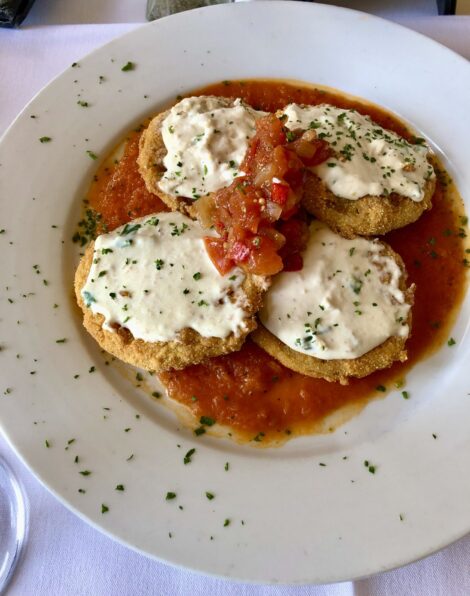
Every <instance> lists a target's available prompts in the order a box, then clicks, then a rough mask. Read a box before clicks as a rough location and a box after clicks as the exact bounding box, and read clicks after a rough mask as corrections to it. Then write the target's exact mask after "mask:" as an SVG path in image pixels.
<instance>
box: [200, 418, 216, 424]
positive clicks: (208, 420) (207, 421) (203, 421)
mask: <svg viewBox="0 0 470 596" xmlns="http://www.w3.org/2000/svg"><path fill="white" fill-rule="evenodd" d="M199 422H200V424H204V425H205V426H214V424H215V420H214V418H210V417H209V416H201V417H200V418H199Z"/></svg>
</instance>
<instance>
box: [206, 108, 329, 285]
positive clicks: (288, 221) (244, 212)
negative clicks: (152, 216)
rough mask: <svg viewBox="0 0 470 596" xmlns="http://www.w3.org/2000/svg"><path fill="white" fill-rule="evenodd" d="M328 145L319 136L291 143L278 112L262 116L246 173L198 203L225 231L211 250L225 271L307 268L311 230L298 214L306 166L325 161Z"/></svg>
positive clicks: (210, 221) (264, 272)
mask: <svg viewBox="0 0 470 596" xmlns="http://www.w3.org/2000/svg"><path fill="white" fill-rule="evenodd" d="M325 148H326V143H325V142H324V141H321V140H318V139H313V140H307V141H304V140H302V139H300V140H299V141H298V142H296V143H290V142H289V137H288V134H287V132H286V130H285V128H284V126H283V125H282V122H281V121H280V120H279V119H278V118H276V116H275V115H274V114H269V115H267V116H264V117H263V118H260V119H259V120H258V122H257V123H256V135H255V136H254V137H253V139H252V140H251V141H250V144H249V146H248V149H247V152H246V155H245V159H244V160H243V163H242V166H241V168H242V171H243V174H240V176H238V177H237V178H235V180H234V181H233V182H232V184H231V185H230V186H228V187H226V188H222V189H220V190H218V191H217V192H215V193H214V194H213V195H209V196H207V197H204V198H202V199H199V201H197V202H196V204H195V210H196V212H197V214H198V217H199V219H200V220H201V221H202V223H203V224H204V225H206V226H213V227H214V228H215V229H216V230H217V231H218V232H219V235H220V237H219V238H215V239H211V240H210V242H208V243H207V249H208V252H209V254H210V256H211V258H212V260H213V261H214V264H215V265H216V267H217V268H218V269H219V271H220V272H221V273H224V272H225V271H226V270H227V269H229V268H230V267H233V266H234V265H238V266H240V267H242V268H243V269H245V270H246V271H248V272H250V273H255V274H258V275H268V276H271V275H274V274H276V273H278V272H279V271H281V270H282V269H283V268H287V269H289V270H291V269H299V268H300V267H301V266H302V257H301V255H300V252H301V251H302V249H303V248H304V240H305V237H306V229H307V228H306V226H305V225H303V221H302V219H299V218H298V215H299V207H300V201H301V199H302V194H303V182H304V171H305V164H306V163H309V164H312V163H320V162H321V161H322V160H325V159H326V158H327V156H328V151H326V150H325Z"/></svg>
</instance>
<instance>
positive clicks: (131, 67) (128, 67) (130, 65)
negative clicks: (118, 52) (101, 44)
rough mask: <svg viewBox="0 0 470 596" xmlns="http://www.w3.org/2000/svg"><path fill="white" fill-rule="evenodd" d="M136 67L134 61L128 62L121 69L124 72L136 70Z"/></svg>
mask: <svg viewBox="0 0 470 596" xmlns="http://www.w3.org/2000/svg"><path fill="white" fill-rule="evenodd" d="M134 68H135V64H134V63H133V62H128V63H127V64H124V66H123V67H122V68H121V70H122V71H123V72H128V71H129V70H134Z"/></svg>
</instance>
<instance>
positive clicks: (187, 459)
mask: <svg viewBox="0 0 470 596" xmlns="http://www.w3.org/2000/svg"><path fill="white" fill-rule="evenodd" d="M195 453H196V449H195V448H194V447H193V448H192V449H190V450H189V451H188V452H187V453H186V455H185V456H184V458H183V463H184V465H186V464H189V463H191V458H192V456H193V455H194V454H195Z"/></svg>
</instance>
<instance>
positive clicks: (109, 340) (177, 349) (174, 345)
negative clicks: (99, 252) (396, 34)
mask: <svg viewBox="0 0 470 596" xmlns="http://www.w3.org/2000/svg"><path fill="white" fill-rule="evenodd" d="M93 247H94V243H93V242H92V243H91V244H90V245H89V246H88V248H87V249H86V251H85V254H84V256H83V257H82V259H81V261H80V263H79V265H78V268H77V271H76V273H75V295H76V298H77V302H78V305H79V306H80V308H81V309H82V311H83V314H84V317H83V325H84V326H85V329H86V330H87V331H88V332H89V333H90V335H91V336H92V337H93V338H94V339H95V340H96V341H97V342H98V344H99V345H100V346H101V347H102V348H103V349H104V350H106V351H107V352H109V353H110V354H112V355H113V356H116V357H117V358H119V359H120V360H123V361H124V362H128V363H129V364H133V365H134V366H139V367H140V368H144V369H147V370H154V371H156V372H161V371H164V370H170V369H180V368H185V367H186V366H190V365H191V364H198V363H199V362H202V361H204V360H207V359H208V358H212V357H214V356H220V355H222V354H228V353H229V352H235V351H236V350H239V349H240V348H241V346H242V344H243V342H244V341H245V338H246V336H247V335H248V334H249V333H250V332H251V331H253V329H255V328H256V326H257V323H256V318H255V315H256V313H257V312H258V310H259V308H260V306H261V302H262V297H263V294H264V292H265V291H266V289H267V287H268V283H267V281H266V279H265V278H264V277H261V276H259V275H248V276H247V277H246V279H245V281H244V283H243V290H244V292H245V294H246V296H247V306H246V319H245V322H246V330H245V331H244V332H243V333H241V334H240V335H239V336H235V334H233V333H232V334H230V335H229V336H228V337H226V338H224V339H220V338H217V337H203V336H201V335H200V334H199V333H197V332H196V331H194V330H193V329H189V328H187V329H183V330H182V331H181V332H180V334H179V340H174V341H169V342H154V343H150V342H146V341H143V340H141V339H135V338H134V337H133V336H132V334H131V333H130V331H129V330H128V329H125V328H124V327H120V328H118V329H117V331H116V332H114V333H113V332H111V331H107V330H106V329H103V327H102V324H103V321H104V317H103V316H102V315H100V314H94V313H93V312H92V311H91V309H90V308H87V307H86V306H85V303H84V301H83V298H82V295H81V289H82V288H83V286H84V285H85V282H86V280H87V277H88V273H89V271H90V268H91V265H92V260H93Z"/></svg>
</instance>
